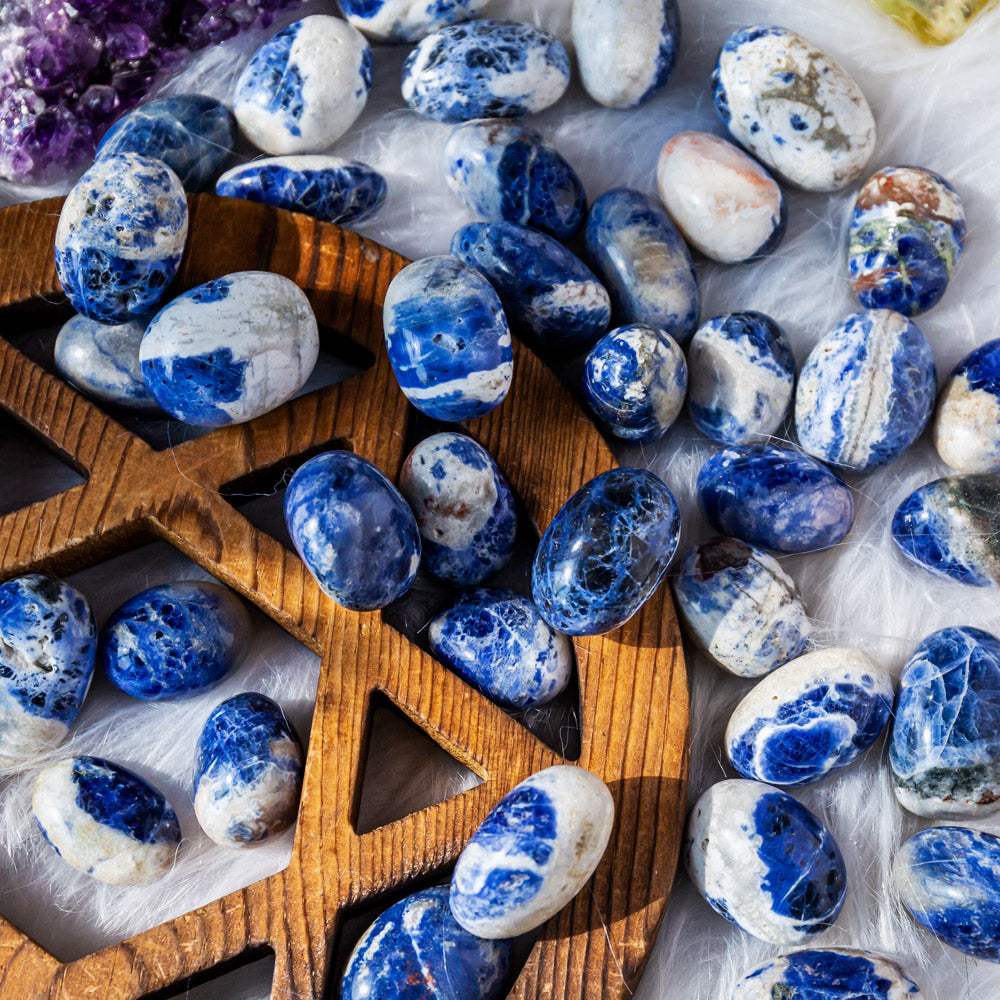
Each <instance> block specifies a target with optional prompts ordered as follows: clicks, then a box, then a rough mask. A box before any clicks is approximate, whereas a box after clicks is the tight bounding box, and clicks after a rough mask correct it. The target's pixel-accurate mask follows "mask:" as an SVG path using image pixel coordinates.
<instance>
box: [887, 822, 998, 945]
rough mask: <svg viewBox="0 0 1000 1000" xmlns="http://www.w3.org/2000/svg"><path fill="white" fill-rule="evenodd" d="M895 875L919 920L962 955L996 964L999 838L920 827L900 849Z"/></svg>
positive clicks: (961, 829) (906, 903) (947, 828)
mask: <svg viewBox="0 0 1000 1000" xmlns="http://www.w3.org/2000/svg"><path fill="white" fill-rule="evenodd" d="M893 874H894V876H895V879H896V885H897V887H898V888H899V894H900V897H901V898H902V900H903V905H904V906H905V907H906V908H907V909H908V910H909V911H910V914H911V916H912V917H913V918H914V920H916V921H917V923H919V924H922V925H923V926H924V927H926V928H927V930H929V931H930V932H931V933H932V934H936V935H937V936H938V937H939V938H940V939H941V940H942V941H944V942H945V943H946V944H950V945H951V946H952V948H957V949H958V950H959V951H961V952H964V953H965V954H966V955H972V956H973V957H974V958H984V959H986V960H987V961H989V962H1000V837H994V836H993V835H992V834H990V833H982V832H980V831H978V830H967V829H965V828H964V827H960V826H936V827H931V828H930V829H929V830H921V831H920V833H918V834H916V835H915V836H913V837H910V839H909V840H907V841H906V842H905V843H904V844H903V845H902V847H900V849H899V852H898V853H897V854H896V862H895V865H894V866H893Z"/></svg>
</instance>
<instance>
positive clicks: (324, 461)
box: [285, 451, 420, 611]
mask: <svg viewBox="0 0 1000 1000" xmlns="http://www.w3.org/2000/svg"><path fill="white" fill-rule="evenodd" d="M285 522H286V523H287V525H288V532H289V534H290V535H291V536H292V542H293V543H294V544H295V548H296V550H297V551H298V553H299V555H300V556H301V557H302V561H303V562H304V563H305V564H306V567H307V568H308V570H309V572H310V573H312V575H313V576H314V577H315V578H316V582H317V583H318V584H319V585H320V587H321V588H322V589H323V591H324V593H326V594H328V595H329V596H330V597H332V598H333V599H334V600H335V601H336V602H337V603H338V604H341V605H343V606H344V607H345V608H350V609H351V610H352V611H372V610H374V609H375V608H383V607H385V605H387V604H390V603H391V602H392V601H394V600H396V598H397V597H402V595H403V594H405V593H406V591H407V590H409V589H410V584H411V583H413V578H414V577H415V576H416V575H417V567H418V566H419V565H420V532H419V531H418V530H417V522H416V521H415V520H414V517H413V512H412V511H411V510H410V508H409V506H408V505H407V503H406V501H405V500H404V499H403V497H402V496H401V495H400V492H399V490H397V489H396V487H395V486H393V485H392V483H391V482H390V481H389V480H388V479H387V478H386V477H385V476H384V475H383V474H382V472H380V471H379V470H378V469H377V468H376V467H375V466H374V465H372V463H371V462H368V461H366V460H365V459H363V458H361V457H360V456H358V455H354V454H352V453H351V452H349V451H329V452H326V454H323V455H317V456H316V457H315V458H311V459H309V461H308V462H306V463H305V465H303V466H301V467H300V468H299V469H298V471H297V472H296V473H295V475H294V476H292V480H291V482H290V483H289V484H288V490H287V491H286V493H285Z"/></svg>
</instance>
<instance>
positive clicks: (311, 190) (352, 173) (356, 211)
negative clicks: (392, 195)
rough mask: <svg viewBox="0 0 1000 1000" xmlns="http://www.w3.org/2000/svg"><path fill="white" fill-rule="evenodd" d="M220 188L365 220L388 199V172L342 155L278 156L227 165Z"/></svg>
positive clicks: (230, 194)
mask: <svg viewBox="0 0 1000 1000" xmlns="http://www.w3.org/2000/svg"><path fill="white" fill-rule="evenodd" d="M215 193H216V194H219V195H224V196H225V197H227V198H247V199H248V200H249V201H259V202H262V203H263V204H265V205H273V206H274V207H275V208H284V209H287V210H288V211H289V212H301V213H302V214H303V215H311V216H312V217H313V218H315V219H321V220H322V221H323V222H336V223H341V224H343V223H347V222H360V221H361V220H362V219H367V218H368V216H370V215H373V214H374V213H375V212H377V211H378V210H379V208H381V206H382V202H384V201H385V194H386V184H385V178H384V177H383V176H382V175H381V174H380V173H379V172H378V171H377V170H373V169H372V168H371V167H369V166H368V164H367V163H360V162H359V161H357V160H344V159H341V158H340V157H339V156H320V155H313V156H273V157H270V158H265V159H262V160H251V161H250V162H249V163H244V164H242V165H240V166H238V167H233V169H232V170H227V171H226V172H225V173H224V174H223V175H222V176H221V177H220V178H219V179H218V181H217V182H216V185H215Z"/></svg>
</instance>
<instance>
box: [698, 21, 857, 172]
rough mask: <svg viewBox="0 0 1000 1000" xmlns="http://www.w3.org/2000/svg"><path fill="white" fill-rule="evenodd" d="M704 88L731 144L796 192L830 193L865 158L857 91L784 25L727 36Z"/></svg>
mask: <svg viewBox="0 0 1000 1000" xmlns="http://www.w3.org/2000/svg"><path fill="white" fill-rule="evenodd" d="M712 83H713V85H714V88H715V107H716V109H717V110H718V112H719V116H720V117H721V118H722V120H723V122H725V124H726V127H727V128H728V129H729V131H730V133H731V134H732V135H733V137H734V138H735V139H736V141H737V142H738V143H739V144H740V145H741V146H743V147H745V148H746V149H748V150H749V151H750V152H751V153H753V154H754V156H756V157H757V158H758V159H759V160H761V161H762V162H763V163H764V164H766V165H767V166H768V167H771V168H772V169H773V170H776V171H777V172H778V173H779V174H781V176H782V177H784V178H785V180H787V181H788V182H789V183H791V184H794V185H796V186H797V187H800V188H804V189H805V190H806V191H836V190H837V189H838V188H842V187H844V186H845V185H847V184H850V183H851V181H853V180H854V179H855V178H857V177H858V176H859V175H860V174H861V172H862V171H863V170H864V169H865V165H866V164H867V163H868V160H869V159H870V158H871V155H872V151H873V150H874V148H875V119H874V118H873V117H872V112H871V108H870V107H869V106H868V102H867V101H866V100H865V97H864V94H862V93H861V91H860V89H859V88H858V85H857V84H856V83H855V82H854V80H852V79H851V77H850V76H849V75H848V74H847V72H845V71H844V70H843V69H842V68H841V67H840V66H839V65H838V64H837V63H836V62H834V61H833V59H831V58H830V56H828V55H827V54H826V53H825V52H823V51H822V50H820V49H818V48H816V46H815V45H813V44H812V42H809V41H807V40H806V39H805V38H803V37H802V36H801V35H797V34H795V32H793V31H789V30H788V29H787V28H776V27H771V26H767V25H760V24H758V25H754V26H752V27H749V28H741V29H740V30H739V31H736V32H734V33H733V34H732V35H730V36H729V38H727V39H726V41H725V43H724V44H723V46H722V51H721V52H720V53H719V58H718V61H717V63H716V65H715V72H714V74H713V75H712Z"/></svg>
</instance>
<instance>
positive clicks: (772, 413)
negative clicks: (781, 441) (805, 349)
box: [687, 312, 795, 444]
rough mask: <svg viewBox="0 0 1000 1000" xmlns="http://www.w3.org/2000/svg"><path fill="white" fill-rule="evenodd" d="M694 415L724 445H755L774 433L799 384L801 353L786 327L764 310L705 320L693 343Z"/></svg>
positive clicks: (690, 395) (691, 397) (700, 426)
mask: <svg viewBox="0 0 1000 1000" xmlns="http://www.w3.org/2000/svg"><path fill="white" fill-rule="evenodd" d="M687 359H688V403H687V408H688V414H689V415H690V417H691V422H692V423H693V424H694V425H695V427H697V428H698V430H700V431H701V432H702V434H705V435H707V436H708V437H710V438H711V439H712V440H713V441H718V442H720V443H721V444H750V443H751V442H753V441H759V440H760V439H761V438H766V437H768V436H770V435H771V434H774V433H775V432H776V431H777V430H778V429H779V428H780V427H781V423H782V421H783V420H784V419H785V414H786V413H787V412H788V406H789V404H790V403H791V401H792V391H793V388H794V385H795V356H794V355H793V354H792V348H791V345H790V344H789V343H788V338H787V337H786V336H785V332H784V331H783V330H782V329H781V327H780V326H778V324H777V323H775V321H774V320H773V319H771V317H770V316H765V315H764V314H763V313H759V312H738V313H729V314H728V315H726V316H716V317H714V318H713V319H710V320H708V321H707V322H705V323H703V324H702V325H701V326H700V327H699V328H698V332H697V333H696V334H695V335H694V337H693V338H692V340H691V343H690V344H689V345H688V353H687Z"/></svg>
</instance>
